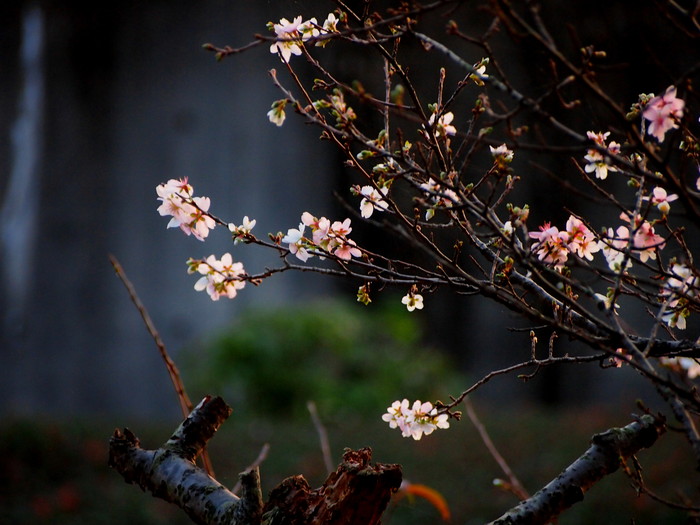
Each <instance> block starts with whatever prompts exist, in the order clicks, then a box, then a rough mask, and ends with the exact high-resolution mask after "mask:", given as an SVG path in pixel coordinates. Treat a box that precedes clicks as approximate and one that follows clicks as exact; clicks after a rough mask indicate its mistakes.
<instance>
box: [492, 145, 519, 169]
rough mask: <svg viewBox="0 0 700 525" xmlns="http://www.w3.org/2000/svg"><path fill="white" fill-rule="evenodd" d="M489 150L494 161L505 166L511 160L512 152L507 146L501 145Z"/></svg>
mask: <svg viewBox="0 0 700 525" xmlns="http://www.w3.org/2000/svg"><path fill="white" fill-rule="evenodd" d="M489 150H491V155H492V156H493V158H494V160H496V161H499V160H500V161H501V162H503V163H506V164H507V163H510V162H511V161H512V160H513V150H510V149H508V146H506V145H505V144H501V145H500V146H498V147H497V148H494V147H493V146H489Z"/></svg>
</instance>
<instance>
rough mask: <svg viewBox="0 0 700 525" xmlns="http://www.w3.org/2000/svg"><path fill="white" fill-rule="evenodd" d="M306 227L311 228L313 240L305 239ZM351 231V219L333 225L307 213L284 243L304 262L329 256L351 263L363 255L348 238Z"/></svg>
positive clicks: (289, 231)
mask: <svg viewBox="0 0 700 525" xmlns="http://www.w3.org/2000/svg"><path fill="white" fill-rule="evenodd" d="M306 227H309V228H311V238H308V237H304V229H305V228H306ZM351 231H352V228H351V227H350V219H345V220H344V221H343V222H340V221H335V222H333V223H331V221H330V220H328V219H326V218H325V217H321V218H320V219H318V218H316V217H314V216H313V215H311V214H310V213H309V212H307V211H305V212H304V213H303V214H302V216H301V223H299V228H290V229H289V230H288V231H287V235H285V236H284V237H283V238H282V242H284V243H287V244H288V245H289V251H290V252H291V253H292V254H293V255H296V256H297V259H299V260H301V261H304V262H305V261H307V260H308V259H309V258H311V257H313V256H314V255H319V256H320V257H322V258H323V256H324V255H328V254H332V255H335V256H336V257H338V258H339V259H343V260H345V261H349V260H350V259H352V258H353V257H360V256H361V255H362V252H361V251H360V249H359V248H358V247H357V245H356V244H355V242H354V241H352V240H351V239H349V238H348V235H350V232H351Z"/></svg>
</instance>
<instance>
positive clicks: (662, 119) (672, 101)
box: [642, 86, 685, 142]
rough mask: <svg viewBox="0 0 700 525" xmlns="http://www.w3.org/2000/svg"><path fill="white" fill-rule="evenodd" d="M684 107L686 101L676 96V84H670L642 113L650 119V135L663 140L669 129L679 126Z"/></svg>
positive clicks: (648, 130) (660, 140)
mask: <svg viewBox="0 0 700 525" xmlns="http://www.w3.org/2000/svg"><path fill="white" fill-rule="evenodd" d="M684 107H685V101H684V100H683V99H682V98H677V97H676V88H675V87H674V86H669V87H668V88H667V89H666V91H665V92H664V94H663V95H659V96H658V97H654V98H652V99H651V100H650V101H649V102H648V103H647V105H646V106H645V108H644V112H643V113H642V116H643V117H644V118H645V119H646V120H648V121H649V128H648V129H647V132H648V133H649V135H652V136H653V137H655V138H656V140H658V141H659V142H663V141H664V137H665V136H666V132H667V131H669V130H671V129H676V128H678V122H679V121H680V119H681V118H682V117H683V108H684Z"/></svg>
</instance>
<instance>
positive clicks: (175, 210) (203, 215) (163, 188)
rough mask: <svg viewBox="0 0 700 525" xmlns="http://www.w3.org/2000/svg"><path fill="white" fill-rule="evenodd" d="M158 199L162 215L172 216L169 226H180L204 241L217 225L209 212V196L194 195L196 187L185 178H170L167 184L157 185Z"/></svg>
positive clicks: (159, 210) (187, 233) (187, 232)
mask: <svg viewBox="0 0 700 525" xmlns="http://www.w3.org/2000/svg"><path fill="white" fill-rule="evenodd" d="M156 193H157V194H158V200H159V201H162V204H161V205H160V206H159V207H158V213H160V214H161V216H166V215H168V216H171V217H172V218H171V219H170V222H169V223H168V228H176V227H179V228H180V229H181V230H182V231H183V232H185V234H186V235H194V237H195V238H197V239H199V240H200V241H203V240H204V239H205V238H206V237H207V236H208V235H209V230H211V229H213V228H214V226H216V222H215V221H214V219H212V218H211V217H210V216H209V215H208V214H207V212H208V211H209V206H210V204H211V202H210V201H209V197H193V196H192V195H193V193H194V189H193V188H192V186H191V185H190V184H189V183H188V182H187V177H185V178H184V179H179V180H177V179H170V180H169V181H168V182H166V183H165V184H159V185H158V186H157V187H156Z"/></svg>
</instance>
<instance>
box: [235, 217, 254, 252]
mask: <svg viewBox="0 0 700 525" xmlns="http://www.w3.org/2000/svg"><path fill="white" fill-rule="evenodd" d="M255 223H256V221H255V219H253V220H252V221H251V220H250V219H249V218H248V216H247V215H246V216H245V217H243V224H241V225H240V226H236V225H235V224H233V223H230V224H229V225H228V229H229V231H230V232H231V233H232V234H233V244H234V245H236V244H238V243H239V242H241V241H242V240H244V239H245V237H246V236H247V235H250V231H251V230H252V229H253V227H254V226H255Z"/></svg>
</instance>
